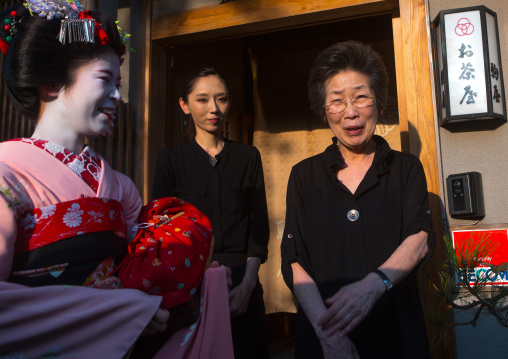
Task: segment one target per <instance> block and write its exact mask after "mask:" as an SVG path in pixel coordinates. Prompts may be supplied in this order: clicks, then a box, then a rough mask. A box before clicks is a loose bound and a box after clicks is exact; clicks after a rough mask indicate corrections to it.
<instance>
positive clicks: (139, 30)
mask: <svg viewBox="0 0 508 359" xmlns="http://www.w3.org/2000/svg"><path fill="white" fill-rule="evenodd" d="M131 14H132V22H131V31H132V34H133V35H134V36H132V46H133V47H134V48H135V49H136V54H137V55H136V56H132V59H133V61H132V64H131V65H132V66H131V76H130V77H131V83H130V86H132V88H133V89H135V91H131V93H132V94H133V98H132V99H131V101H130V102H131V103H132V113H133V121H134V122H135V124H136V143H137V151H136V156H135V157H136V163H135V167H136V168H135V178H134V180H135V183H136V185H137V187H138V189H139V192H140V194H141V198H142V200H143V203H147V201H148V198H149V197H148V196H149V193H148V187H147V186H148V183H147V182H148V181H147V178H148V175H149V173H148V172H149V165H148V163H149V161H148V156H149V155H150V153H149V150H148V132H149V117H150V113H149V106H148V105H149V103H150V64H151V61H150V59H151V43H152V42H151V39H150V37H151V18H152V17H151V14H152V1H151V0H150V1H145V0H132V3H131Z"/></svg>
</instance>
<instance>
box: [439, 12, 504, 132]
mask: <svg viewBox="0 0 508 359" xmlns="http://www.w3.org/2000/svg"><path fill="white" fill-rule="evenodd" d="M433 45H434V46H433V47H434V54H435V59H436V70H437V71H436V77H437V78H436V87H437V98H438V114H439V119H440V123H441V126H443V127H453V126H454V125H455V124H465V123H468V122H475V123H478V122H483V123H489V122H493V121H494V122H496V123H504V122H506V120H507V118H506V99H505V92H504V82H503V71H502V69H501V53H500V49H499V31H498V25H497V14H496V13H495V12H493V11H492V10H490V9H488V8H486V7H485V6H473V7H467V8H461V9H453V10H443V11H440V12H439V14H438V16H436V18H435V19H434V21H433Z"/></svg>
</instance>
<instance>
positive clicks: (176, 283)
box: [117, 197, 212, 308]
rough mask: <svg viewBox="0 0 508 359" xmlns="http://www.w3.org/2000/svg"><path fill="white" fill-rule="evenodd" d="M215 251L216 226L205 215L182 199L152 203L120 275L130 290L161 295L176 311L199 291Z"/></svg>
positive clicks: (145, 209)
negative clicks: (213, 248)
mask: <svg viewBox="0 0 508 359" xmlns="http://www.w3.org/2000/svg"><path fill="white" fill-rule="evenodd" d="M211 250H212V229H211V224H210V221H209V220H208V218H207V217H206V216H205V215H204V214H203V213H201V212H200V211H199V210H198V209H196V208H195V207H194V206H192V205H191V204H190V203H186V202H184V201H182V200H180V199H178V198H174V197H167V198H163V199H159V200H152V201H151V202H150V203H149V204H148V205H146V206H145V207H143V209H142V210H141V215H140V225H139V229H138V233H137V236H136V238H135V239H134V240H133V241H132V242H131V243H130V245H129V253H130V254H128V255H127V256H126V257H125V259H124V260H123V261H122V263H121V264H120V266H119V267H118V273H117V276H118V277H119V278H120V279H121V281H122V284H123V285H124V287H126V288H135V289H139V290H141V291H144V292H146V293H149V294H154V295H161V296H162V297H163V304H162V306H163V307H165V308H172V307H175V306H177V305H180V304H183V303H185V302H187V301H188V300H189V299H190V297H191V295H192V294H194V292H195V291H196V290H197V288H198V287H199V285H200V283H201V278H202V276H203V272H204V270H205V268H206V266H207V264H208V261H209V258H210V256H211Z"/></svg>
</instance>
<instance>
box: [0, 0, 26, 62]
mask: <svg viewBox="0 0 508 359" xmlns="http://www.w3.org/2000/svg"><path fill="white" fill-rule="evenodd" d="M27 14H28V12H27V11H26V9H25V7H24V6H23V5H21V4H18V5H16V6H14V7H12V8H11V9H9V10H7V11H5V12H3V13H2V14H0V21H1V26H2V27H1V29H0V50H1V51H2V52H3V53H4V55H7V50H8V49H9V46H10V43H11V41H12V38H13V36H14V35H15V34H16V31H17V26H18V24H19V23H20V22H21V20H23V18H24V17H25V15H27Z"/></svg>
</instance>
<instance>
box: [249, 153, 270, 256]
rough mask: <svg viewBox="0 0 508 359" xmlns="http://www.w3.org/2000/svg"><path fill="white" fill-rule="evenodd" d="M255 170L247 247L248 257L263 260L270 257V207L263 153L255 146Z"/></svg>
mask: <svg viewBox="0 0 508 359" xmlns="http://www.w3.org/2000/svg"><path fill="white" fill-rule="evenodd" d="M255 152H256V154H255V158H254V171H253V175H252V177H253V178H252V180H253V182H254V192H253V195H252V200H251V206H250V207H251V208H250V234H249V242H248V247H247V257H259V258H261V259H262V260H263V262H264V261H265V260H266V258H267V257H268V240H269V238H270V227H269V222H268V209H267V205H266V191H265V180H264V174H263V165H262V162H261V155H260V154H259V151H258V150H257V149H256V148H255Z"/></svg>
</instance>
